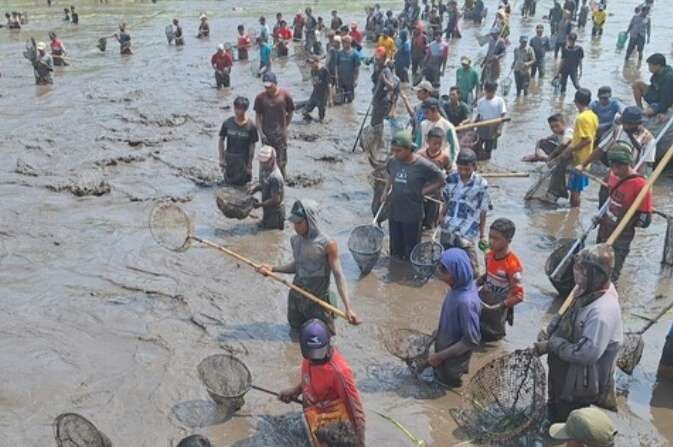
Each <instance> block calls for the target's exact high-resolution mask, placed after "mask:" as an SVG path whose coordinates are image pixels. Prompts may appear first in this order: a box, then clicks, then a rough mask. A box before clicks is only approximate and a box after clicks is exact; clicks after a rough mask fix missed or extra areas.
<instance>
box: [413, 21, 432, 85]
mask: <svg viewBox="0 0 673 447" xmlns="http://www.w3.org/2000/svg"><path fill="white" fill-rule="evenodd" d="M427 48H428V37H427V36H426V35H425V33H421V34H419V35H418V36H412V38H411V73H412V74H413V75H415V74H416V72H417V71H418V70H419V69H421V70H422V69H423V62H424V61H425V55H426V51H427ZM419 82H420V80H419ZM415 83H417V82H416V80H414V84H415Z"/></svg>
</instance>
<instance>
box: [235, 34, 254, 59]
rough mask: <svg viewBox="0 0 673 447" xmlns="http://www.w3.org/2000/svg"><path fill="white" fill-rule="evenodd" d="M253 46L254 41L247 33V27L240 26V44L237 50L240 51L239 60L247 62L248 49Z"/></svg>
mask: <svg viewBox="0 0 673 447" xmlns="http://www.w3.org/2000/svg"><path fill="white" fill-rule="evenodd" d="M251 46H252V40H251V39H250V35H249V34H248V33H246V32H245V26H243V25H238V44H237V45H236V48H237V49H238V60H239V61H247V60H248V49H250V47H251Z"/></svg>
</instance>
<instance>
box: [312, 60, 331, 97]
mask: <svg viewBox="0 0 673 447" xmlns="http://www.w3.org/2000/svg"><path fill="white" fill-rule="evenodd" d="M311 79H312V81H313V94H314V95H317V96H320V97H326V96H327V93H328V92H329V80H330V73H329V70H327V69H326V68H325V67H320V68H319V69H317V70H311Z"/></svg>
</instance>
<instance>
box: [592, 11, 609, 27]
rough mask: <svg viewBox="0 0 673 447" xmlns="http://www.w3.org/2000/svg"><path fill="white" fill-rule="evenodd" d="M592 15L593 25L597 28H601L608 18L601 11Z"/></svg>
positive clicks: (605, 13) (606, 14)
mask: <svg viewBox="0 0 673 447" xmlns="http://www.w3.org/2000/svg"><path fill="white" fill-rule="evenodd" d="M592 15H593V19H594V23H595V24H596V26H598V27H602V26H603V25H604V24H605V20H606V19H607V18H608V13H607V12H605V11H601V10H600V9H598V10H596V11H594V13H593V14H592Z"/></svg>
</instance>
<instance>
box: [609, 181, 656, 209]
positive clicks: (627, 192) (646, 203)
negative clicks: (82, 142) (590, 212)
mask: <svg viewBox="0 0 673 447" xmlns="http://www.w3.org/2000/svg"><path fill="white" fill-rule="evenodd" d="M618 183H619V178H618V177H617V176H616V175H614V174H613V173H612V172H610V176H609V177H608V186H609V187H610V191H611V192H610V198H611V200H610V209H609V211H610V213H611V214H612V215H613V216H615V217H617V218H621V217H622V216H623V215H624V214H626V211H627V210H628V209H629V208H630V207H631V204H632V203H633V202H635V201H636V197H638V194H639V193H640V191H641V190H642V189H643V188H644V187H645V185H647V180H645V179H644V178H643V177H641V176H636V177H633V178H630V179H629V180H626V181H624V182H622V183H621V184H620V185H619V186H618V187H617V188H616V189H615V186H617V184H618ZM638 211H640V212H641V213H651V212H652V211H653V208H652V190H649V191H648V192H647V195H646V196H645V200H643V202H642V203H641V204H640V207H639V208H638Z"/></svg>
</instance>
